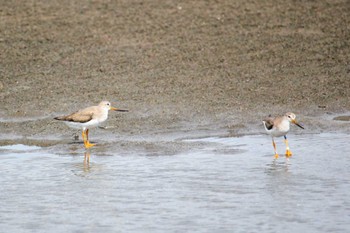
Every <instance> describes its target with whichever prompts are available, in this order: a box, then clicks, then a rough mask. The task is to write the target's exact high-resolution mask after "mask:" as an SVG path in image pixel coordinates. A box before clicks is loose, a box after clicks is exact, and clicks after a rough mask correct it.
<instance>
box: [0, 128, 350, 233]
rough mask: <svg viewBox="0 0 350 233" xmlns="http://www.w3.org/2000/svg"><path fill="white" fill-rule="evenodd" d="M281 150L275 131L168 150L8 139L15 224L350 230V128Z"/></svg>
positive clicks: (2, 195) (4, 199)
mask: <svg viewBox="0 0 350 233" xmlns="http://www.w3.org/2000/svg"><path fill="white" fill-rule="evenodd" d="M289 139H290V147H291V150H292V152H293V153H294V155H293V157H292V158H291V159H290V160H289V161H287V160H286V159H285V158H284V157H283V156H282V154H283V152H284V145H283V142H282V140H281V139H280V140H279V142H278V150H279V152H280V154H281V157H280V159H278V160H277V161H275V160H274V159H273V148H272V144H271V140H270V138H269V137H268V136H266V135H251V136H244V137H238V138H235V137H210V138H201V139H191V140H185V141H186V143H189V144H191V143H195V142H202V143H203V144H204V145H205V144H206V143H208V144H207V145H208V146H203V147H201V148H199V149H198V148H197V149H194V150H192V151H189V152H186V153H179V154H175V155H164V156H150V155H147V154H146V155H145V154H138V153H137V152H135V154H122V153H120V152H118V151H117V152H115V153H114V154H113V155H112V156H110V155H109V156H106V155H104V154H103V153H97V152H96V153H95V154H94V149H92V150H91V160H90V164H86V163H84V162H83V160H84V151H83V150H82V151H81V153H80V152H77V153H75V155H74V156H72V155H71V154H70V153H67V155H62V154H60V155H58V154H55V153H52V152H50V151H48V150H45V149H42V148H40V147H34V146H25V145H12V146H7V147H0V183H1V186H0V203H1V207H0V208H1V209H0V229H3V230H4V229H5V231H6V232H278V231H281V232H348V231H350V197H349V194H348V193H349V190H350V182H349V177H350V169H349V167H350V158H349V156H350V150H349V147H348V145H349V142H350V136H348V135H344V134H308V135H298V136H296V135H291V136H290V137H289Z"/></svg>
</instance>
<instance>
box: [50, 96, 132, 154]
mask: <svg viewBox="0 0 350 233" xmlns="http://www.w3.org/2000/svg"><path fill="white" fill-rule="evenodd" d="M109 110H113V111H119V112H127V111H128V110H124V109H118V108H115V107H112V106H111V103H110V102H108V101H102V102H101V103H99V105H97V106H91V107H87V108H84V109H81V110H79V111H77V112H74V113H72V114H69V115H66V116H60V117H55V118H54V119H55V120H59V121H64V123H66V124H67V125H68V126H69V127H71V128H75V129H82V130H83V132H82V137H83V141H84V145H85V148H90V147H92V146H94V145H95V144H91V143H90V142H89V129H90V128H94V127H96V126H98V125H99V124H100V123H102V122H104V121H105V120H107V118H108V111H109Z"/></svg>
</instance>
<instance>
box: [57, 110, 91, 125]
mask: <svg viewBox="0 0 350 233" xmlns="http://www.w3.org/2000/svg"><path fill="white" fill-rule="evenodd" d="M92 117H93V112H92V111H79V112H75V113H72V114H70V115H67V116H62V117H56V118H55V119H56V120H61V121H70V122H79V123H85V122H88V121H90V120H91V119H92Z"/></svg>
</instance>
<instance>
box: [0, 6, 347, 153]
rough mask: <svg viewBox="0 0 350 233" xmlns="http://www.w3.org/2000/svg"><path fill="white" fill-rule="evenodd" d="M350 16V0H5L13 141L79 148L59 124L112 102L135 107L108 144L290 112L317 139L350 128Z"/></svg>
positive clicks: (1, 68)
mask: <svg viewBox="0 0 350 233" xmlns="http://www.w3.org/2000/svg"><path fill="white" fill-rule="evenodd" d="M349 12H350V4H349V2H348V1H316V2H298V1H297V2H296V1H272V0H269V1H264V2H261V1H249V2H247V1H234V2H232V1H218V2H207V1H192V2H188V1H180V2H173V1H147V2H144V1H118V2H110V1H79V2H71V1H60V2H59V3H56V2H46V1H25V2H17V1H15V2H13V1H5V2H3V3H2V9H1V11H0V17H1V20H0V29H1V37H0V51H2V52H1V53H0V75H1V76H0V99H1V112H0V132H1V133H0V138H1V139H2V140H1V141H2V142H1V143H2V144H9V143H10V142H12V140H14V141H16V140H17V141H21V140H22V141H23V142H25V141H26V142H27V144H31V143H32V144H38V143H41V144H42V143H43V140H44V139H45V143H47V144H49V145H50V143H51V142H50V141H49V140H52V141H53V144H57V143H67V142H70V141H72V139H73V134H74V133H77V134H79V135H80V132H76V131H74V130H71V129H69V130H68V128H67V127H66V126H65V125H64V124H61V123H57V122H55V121H54V120H53V117H55V116H57V115H61V114H65V113H69V112H71V111H75V110H77V109H79V108H81V107H86V106H89V105H94V104H97V103H98V102H100V101H101V100H103V99H106V100H109V101H111V102H112V103H113V104H114V105H115V106H116V107H121V108H128V109H129V110H130V112H129V113H111V115H110V118H109V120H108V122H107V123H106V124H105V125H107V126H108V127H109V129H108V130H105V131H100V130H98V131H97V130H96V131H92V133H91V136H92V137H93V138H94V139H95V140H97V141H103V142H105V141H107V142H108V140H113V141H120V140H122V139H125V138H128V139H130V140H131V141H132V139H133V138H134V137H141V136H142V137H144V138H146V139H147V140H149V139H150V138H157V137H163V136H162V135H164V134H166V135H168V134H172V133H173V132H178V133H179V134H181V133H183V134H184V135H185V136H182V137H187V136H191V135H193V134H196V136H198V135H199V136H200V135H201V134H203V132H204V133H205V132H211V133H212V132H214V133H217V134H218V135H220V134H223V133H226V134H228V135H238V134H250V133H262V132H263V128H262V125H261V119H262V118H263V117H265V116H267V115H269V114H278V113H284V112H287V111H292V112H294V113H296V114H297V116H298V119H299V120H300V121H301V122H303V123H304V124H305V126H306V128H307V132H308V133H310V132H316V133H317V132H323V131H330V130H336V131H342V132H343V131H345V132H349V128H350V127H349V122H347V121H335V120H333V118H334V117H337V116H343V115H349V112H348V111H349V109H350V101H349V97H350V65H349V60H350V59H349V58H350V57H349V56H350V46H349V41H350V34H349V33H348V32H349V28H348V27H349V26H348V25H350V13H349ZM341 119H346V117H345V118H341ZM296 133H300V132H299V131H298V130H296ZM159 135H160V136H159ZM176 138H177V137H173V139H174V140H176ZM130 140H129V141H130ZM147 140H145V141H146V142H147ZM118 145H119V146H121V143H119V144H118ZM130 145H133V144H132V143H131V144H130ZM143 148H144V147H143Z"/></svg>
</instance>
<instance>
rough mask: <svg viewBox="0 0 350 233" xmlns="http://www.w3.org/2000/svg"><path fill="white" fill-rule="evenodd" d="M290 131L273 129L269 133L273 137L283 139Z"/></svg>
mask: <svg viewBox="0 0 350 233" xmlns="http://www.w3.org/2000/svg"><path fill="white" fill-rule="evenodd" d="M288 131H289V129H288V130H283V129H282V130H277V129H276V128H273V129H272V130H270V131H268V132H269V133H270V134H271V135H272V136H273V137H282V136H284V135H286V134H287V133H288Z"/></svg>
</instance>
